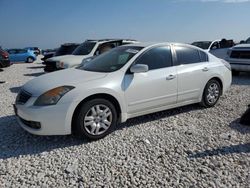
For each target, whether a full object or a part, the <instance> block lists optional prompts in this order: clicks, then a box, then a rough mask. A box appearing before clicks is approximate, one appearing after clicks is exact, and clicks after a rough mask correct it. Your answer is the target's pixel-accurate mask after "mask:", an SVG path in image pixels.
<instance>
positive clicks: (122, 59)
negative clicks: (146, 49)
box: [78, 46, 142, 72]
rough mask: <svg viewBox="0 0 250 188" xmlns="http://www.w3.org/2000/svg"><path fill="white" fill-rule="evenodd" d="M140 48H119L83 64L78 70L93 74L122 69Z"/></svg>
mask: <svg viewBox="0 0 250 188" xmlns="http://www.w3.org/2000/svg"><path fill="white" fill-rule="evenodd" d="M141 49H142V47H137V46H120V47H117V48H114V49H112V50H110V51H108V52H106V53H103V54H101V55H99V56H97V57H95V58H93V59H92V60H90V61H87V62H84V63H82V64H81V66H79V67H78V69H83V70H86V71H93V72H113V71H116V70H119V69H120V68H122V67H123V66H124V65H125V64H126V63H127V62H128V61H129V60H130V59H131V58H132V57H133V56H134V55H136V54H137V53H138V52H139V51H140V50H141Z"/></svg>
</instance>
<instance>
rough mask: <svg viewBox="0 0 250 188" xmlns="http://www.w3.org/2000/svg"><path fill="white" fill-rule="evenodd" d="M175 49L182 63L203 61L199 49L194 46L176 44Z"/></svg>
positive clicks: (179, 61) (178, 59)
mask: <svg viewBox="0 0 250 188" xmlns="http://www.w3.org/2000/svg"><path fill="white" fill-rule="evenodd" d="M175 51H176V55H177V61H178V63H179V64H180V65H183V64H192V63H199V62H201V59H200V54H199V51H198V50H196V49H194V48H189V47H184V46H175Z"/></svg>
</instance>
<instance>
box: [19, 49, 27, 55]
mask: <svg viewBox="0 0 250 188" xmlns="http://www.w3.org/2000/svg"><path fill="white" fill-rule="evenodd" d="M26 52H27V50H23V49H20V50H17V53H18V54H23V53H26Z"/></svg>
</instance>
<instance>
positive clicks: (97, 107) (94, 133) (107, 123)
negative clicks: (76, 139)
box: [73, 99, 117, 140]
mask: <svg viewBox="0 0 250 188" xmlns="http://www.w3.org/2000/svg"><path fill="white" fill-rule="evenodd" d="M116 124H117V112H116V109H115V107H114V105H113V104H112V103H111V102H109V101H108V100H106V99H93V100H90V101H88V102H86V103H84V104H83V105H82V106H81V108H80V110H79V112H78V114H77V116H76V121H75V124H74V125H73V126H74V128H75V133H76V134H77V135H79V136H81V137H86V138H88V139H91V140H97V139H100V138H103V137H105V136H106V135H108V134H109V133H111V132H112V130H113V129H114V127H115V126H116Z"/></svg>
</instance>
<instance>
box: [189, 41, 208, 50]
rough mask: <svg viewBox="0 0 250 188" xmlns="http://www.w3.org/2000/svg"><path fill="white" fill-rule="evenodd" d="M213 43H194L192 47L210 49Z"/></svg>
mask: <svg viewBox="0 0 250 188" xmlns="http://www.w3.org/2000/svg"><path fill="white" fill-rule="evenodd" d="M211 43H212V42H211V41H201V42H194V43H192V45H194V46H197V47H199V48H202V49H204V50H206V49H208V48H209V46H210V45H211Z"/></svg>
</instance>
